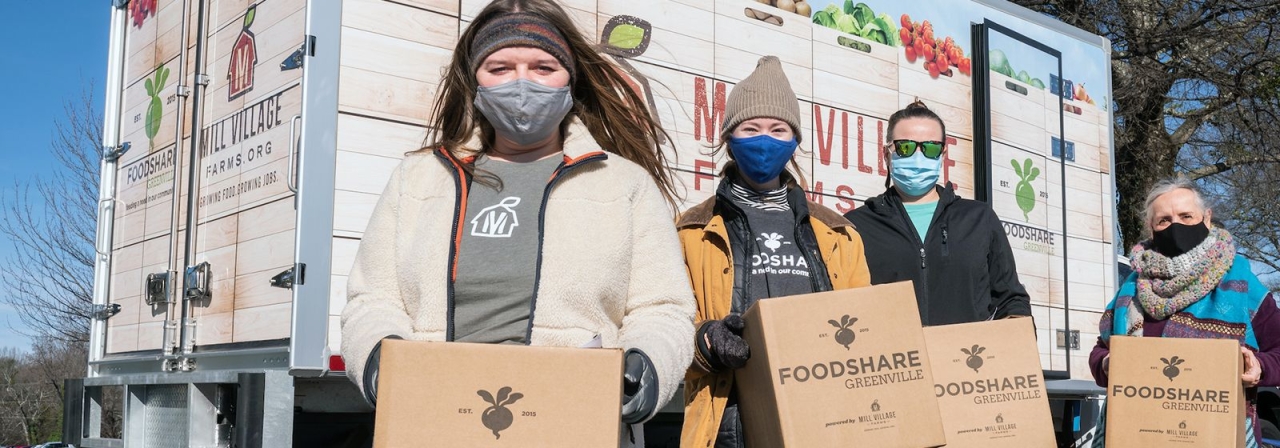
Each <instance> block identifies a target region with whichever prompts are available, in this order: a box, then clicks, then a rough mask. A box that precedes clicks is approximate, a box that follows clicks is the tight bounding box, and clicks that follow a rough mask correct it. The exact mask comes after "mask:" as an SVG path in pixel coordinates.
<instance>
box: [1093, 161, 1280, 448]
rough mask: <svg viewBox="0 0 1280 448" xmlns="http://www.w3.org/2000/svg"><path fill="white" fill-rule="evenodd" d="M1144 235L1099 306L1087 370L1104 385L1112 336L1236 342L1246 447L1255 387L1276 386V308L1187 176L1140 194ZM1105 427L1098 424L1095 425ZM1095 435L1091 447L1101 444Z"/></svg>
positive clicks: (1279, 369)
mask: <svg viewBox="0 0 1280 448" xmlns="http://www.w3.org/2000/svg"><path fill="white" fill-rule="evenodd" d="M1146 204H1147V209H1146V223H1147V232H1148V234H1150V235H1151V239H1150V240H1148V241H1144V242H1142V243H1140V244H1138V245H1137V246H1135V247H1134V248H1133V251H1132V253H1131V254H1130V259H1131V260H1132V264H1133V274H1130V275H1129V278H1127V279H1125V280H1124V283H1123V284H1121V285H1120V290H1119V291H1118V292H1117V293H1116V297H1115V299H1114V300H1112V301H1111V303H1110V304H1108V305H1107V310H1106V312H1104V313H1103V314H1102V319H1101V321H1100V324H1099V327H1100V328H1099V333H1100V336H1099V337H1098V344H1097V345H1096V346H1094V348H1093V353H1091V354H1090V355H1089V367H1090V369H1091V370H1092V371H1093V377H1094V379H1095V380H1096V381H1097V383H1098V385H1099V386H1102V387H1106V386H1107V370H1108V367H1109V366H1110V361H1111V359H1110V349H1109V348H1108V343H1109V342H1110V338H1111V336H1112V335H1120V336H1143V337H1169V338H1218V339H1236V340H1238V341H1240V356H1241V362H1243V363H1244V374H1243V375H1242V376H1241V378H1240V381H1241V382H1243V383H1244V386H1245V388H1246V396H1247V397H1248V399H1249V405H1248V412H1247V413H1248V418H1247V419H1246V423H1245V432H1246V437H1245V439H1246V446H1247V447H1257V446H1258V444H1259V442H1258V439H1259V438H1260V437H1261V435H1260V430H1259V427H1258V426H1257V425H1255V424H1254V423H1255V421H1256V419H1257V409H1256V407H1255V403H1254V401H1255V398H1256V396H1257V389H1256V388H1257V387H1258V386H1277V385H1280V310H1277V309H1276V306H1277V305H1276V300H1275V297H1273V295H1272V294H1270V293H1268V291H1267V289H1266V288H1265V287H1263V286H1262V283H1261V282H1259V281H1258V277H1257V276H1255V275H1254V274H1253V272H1252V271H1251V270H1250V269H1249V261H1248V260H1246V259H1245V258H1244V257H1242V256H1240V255H1236V246H1235V243H1234V242H1233V241H1232V238H1231V234H1230V233H1227V231H1226V230H1224V229H1222V228H1221V227H1214V226H1213V221H1212V219H1211V218H1212V216H1213V212H1212V210H1210V209H1209V208H1208V207H1206V206H1205V203H1204V199H1203V198H1202V197H1201V194H1200V190H1199V189H1198V188H1197V187H1196V186H1195V184H1194V183H1192V182H1191V181H1190V180H1187V179H1185V178H1181V177H1179V178H1176V179H1170V180H1165V181H1161V182H1160V183H1158V184H1156V186H1155V187H1154V188H1152V190H1151V193H1150V194H1148V195H1147V201H1146ZM1103 427H1105V425H1099V428H1103ZM1103 440H1104V437H1103V435H1102V434H1099V435H1098V437H1097V439H1096V441H1097V443H1095V445H1094V446H1095V447H1098V446H1102V441H1103Z"/></svg>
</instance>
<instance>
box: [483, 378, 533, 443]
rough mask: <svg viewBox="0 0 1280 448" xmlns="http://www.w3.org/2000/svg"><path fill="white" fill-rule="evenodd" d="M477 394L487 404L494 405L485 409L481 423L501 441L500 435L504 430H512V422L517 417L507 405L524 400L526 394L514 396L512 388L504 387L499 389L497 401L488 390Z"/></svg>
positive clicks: (515, 394)
mask: <svg viewBox="0 0 1280 448" xmlns="http://www.w3.org/2000/svg"><path fill="white" fill-rule="evenodd" d="M476 394H479V395H480V398H483V399H484V401H485V402H486V403H489V404H492V405H493V406H489V408H488V409H485V410H484V413H482V414H481V415H480V422H481V423H484V427H485V428H489V430H491V431H493V436H494V438H495V439H501V438H502V434H498V433H499V432H501V431H502V430H504V429H507V428H510V427H511V422H512V421H513V420H514V419H515V416H513V415H512V414H511V410H510V409H507V405H509V404H512V403H515V402H516V400H519V399H521V398H524V394H520V393H514V394H513V393H511V388H510V387H503V388H502V389H499V390H498V398H497V399H494V397H493V394H490V393H489V391H486V390H479V391H476Z"/></svg>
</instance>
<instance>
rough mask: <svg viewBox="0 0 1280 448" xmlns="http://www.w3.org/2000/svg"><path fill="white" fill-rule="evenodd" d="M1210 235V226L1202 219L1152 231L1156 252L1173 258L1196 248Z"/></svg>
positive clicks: (1152, 243)
mask: <svg viewBox="0 0 1280 448" xmlns="http://www.w3.org/2000/svg"><path fill="white" fill-rule="evenodd" d="M1208 237H1209V226H1207V225H1205V224H1204V221H1200V223H1199V224H1192V225H1186V224H1180V223H1176V222H1175V223H1173V224H1169V227H1165V228H1164V230H1161V231H1158V232H1152V234H1151V245H1152V246H1154V247H1153V248H1154V249H1155V250H1156V252H1160V253H1161V254H1163V255H1164V256H1166V257H1169V258H1173V257H1176V256H1179V255H1182V254H1185V253H1187V252H1188V251H1190V250H1191V249H1195V248H1196V246H1199V245H1200V243H1202V242H1204V239H1205V238H1208Z"/></svg>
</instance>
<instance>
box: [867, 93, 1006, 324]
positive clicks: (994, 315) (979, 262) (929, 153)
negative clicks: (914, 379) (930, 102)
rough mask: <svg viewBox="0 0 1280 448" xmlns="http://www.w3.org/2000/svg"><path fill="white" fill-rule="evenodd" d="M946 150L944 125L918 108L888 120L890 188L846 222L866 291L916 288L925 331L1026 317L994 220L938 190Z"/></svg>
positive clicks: (983, 207) (947, 189)
mask: <svg viewBox="0 0 1280 448" xmlns="http://www.w3.org/2000/svg"><path fill="white" fill-rule="evenodd" d="M946 150H947V146H946V125H945V124H944V123H943V122H942V119H941V118H939V117H938V115H937V114H935V113H934V112H933V111H931V110H929V108H928V107H927V106H925V105H924V103H922V102H920V101H916V102H914V103H912V104H910V105H908V106H907V107H906V108H905V109H902V110H900V111H898V112H896V113H894V114H893V115H892V116H890V117H889V132H888V140H887V144H886V145H885V153H886V154H885V159H886V160H887V161H888V163H889V167H890V179H891V180H892V181H893V182H892V187H889V188H888V189H887V190H886V191H885V192H884V194H881V195H880V196H876V197H873V198H870V199H867V201H866V203H865V204H864V205H863V206H862V207H859V208H857V209H855V210H853V211H851V212H849V213H848V214H846V215H845V217H846V218H848V219H849V221H851V222H853V224H854V226H855V227H857V229H858V233H860V234H861V235H862V241H863V243H864V245H865V248H866V255H867V266H868V267H869V268H870V270H871V283H872V284H876V285H878V284H883V283H892V282H898V281H904V280H911V281H913V282H915V290H916V303H917V304H918V305H919V307H920V319H921V321H923V323H924V324H925V325H945V324H955V323H964V322H976V321H982V320H991V319H1002V318H1005V317H1010V316H1029V315H1031V303H1030V298H1029V297H1028V296H1027V291H1026V289H1025V288H1023V287H1022V283H1020V282H1019V281H1018V273H1017V268H1016V266H1015V265H1014V260H1013V252H1012V251H1011V250H1010V249H1009V240H1008V238H1007V237H1005V234H1004V229H1003V227H1002V226H1001V225H1000V218H998V217H996V214H995V212H993V211H992V210H991V207H990V206H988V205H987V204H984V203H981V202H977V201H972V200H968V199H961V198H960V197H959V196H956V193H955V190H954V189H953V188H952V186H951V185H950V184H947V185H945V186H944V185H938V184H937V183H938V179H939V176H940V174H941V172H942V156H943V153H944V152H946ZM888 185H889V182H888V180H886V186H888Z"/></svg>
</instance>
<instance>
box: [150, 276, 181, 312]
mask: <svg viewBox="0 0 1280 448" xmlns="http://www.w3.org/2000/svg"><path fill="white" fill-rule="evenodd" d="M175 277H177V275H176V274H174V273H171V272H156V273H152V274H147V290H146V292H147V305H149V306H156V305H160V304H167V303H171V302H173V296H172V295H171V294H169V281H170V279H173V278H175Z"/></svg>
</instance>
